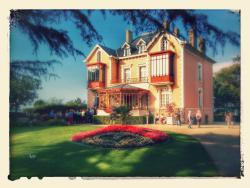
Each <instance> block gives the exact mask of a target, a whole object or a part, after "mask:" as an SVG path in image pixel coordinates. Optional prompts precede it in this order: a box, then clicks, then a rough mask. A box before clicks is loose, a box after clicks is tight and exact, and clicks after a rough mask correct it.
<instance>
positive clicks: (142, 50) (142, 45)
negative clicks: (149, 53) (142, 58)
mask: <svg viewBox="0 0 250 188" xmlns="http://www.w3.org/2000/svg"><path fill="white" fill-rule="evenodd" d="M145 48H146V46H145V44H143V43H142V44H140V45H139V46H138V52H139V54H141V53H143V52H144V51H145Z"/></svg>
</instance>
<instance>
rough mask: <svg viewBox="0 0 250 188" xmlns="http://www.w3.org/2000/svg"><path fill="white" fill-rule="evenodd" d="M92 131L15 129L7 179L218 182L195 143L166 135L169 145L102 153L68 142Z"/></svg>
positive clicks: (79, 128)
mask: <svg viewBox="0 0 250 188" xmlns="http://www.w3.org/2000/svg"><path fill="white" fill-rule="evenodd" d="M96 128H97V126H93V125H80V126H53V127H52V126H50V127H49V126H43V127H15V128H12V129H11V131H10V139H11V141H10V148H11V153H10V179H16V178H19V177H34V176H38V177H53V176H81V177H92V176H94V177H106V176H112V177H114V176H130V177H131V176H143V177H145V176H146V177H152V176H154V177H163V176H164V177H176V176H217V175H218V172H217V170H216V167H215V166H214V164H213V162H212V161H211V159H210V157H209V156H208V154H207V152H206V151H205V150H204V148H203V147H202V145H201V144H200V143H199V142H198V141H197V140H196V139H194V138H192V137H190V136H186V135H181V134H175V133H169V134H170V135H171V138H172V139H171V140H170V141H169V142H163V143H159V144H156V145H153V146H147V147H142V148H133V149H105V148H100V147H92V146H84V145H80V144H77V143H73V142H71V136H72V135H73V134H75V133H77V132H80V131H87V130H91V129H96Z"/></svg>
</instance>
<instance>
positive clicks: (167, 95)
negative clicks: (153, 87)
mask: <svg viewBox="0 0 250 188" xmlns="http://www.w3.org/2000/svg"><path fill="white" fill-rule="evenodd" d="M169 103H171V92H170V91H169V90H168V89H162V90H161V92H160V107H167V105H168V104H169Z"/></svg>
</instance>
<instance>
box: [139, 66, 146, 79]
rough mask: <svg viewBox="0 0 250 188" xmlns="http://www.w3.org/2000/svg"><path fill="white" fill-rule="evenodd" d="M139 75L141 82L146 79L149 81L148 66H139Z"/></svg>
mask: <svg viewBox="0 0 250 188" xmlns="http://www.w3.org/2000/svg"><path fill="white" fill-rule="evenodd" d="M139 71H140V72H139V76H140V81H141V82H144V81H147V76H148V75H147V69H146V66H140V67H139Z"/></svg>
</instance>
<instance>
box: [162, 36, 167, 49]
mask: <svg viewBox="0 0 250 188" xmlns="http://www.w3.org/2000/svg"><path fill="white" fill-rule="evenodd" d="M167 49H168V39H167V37H165V36H164V37H162V39H161V51H166V50H167Z"/></svg>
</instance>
